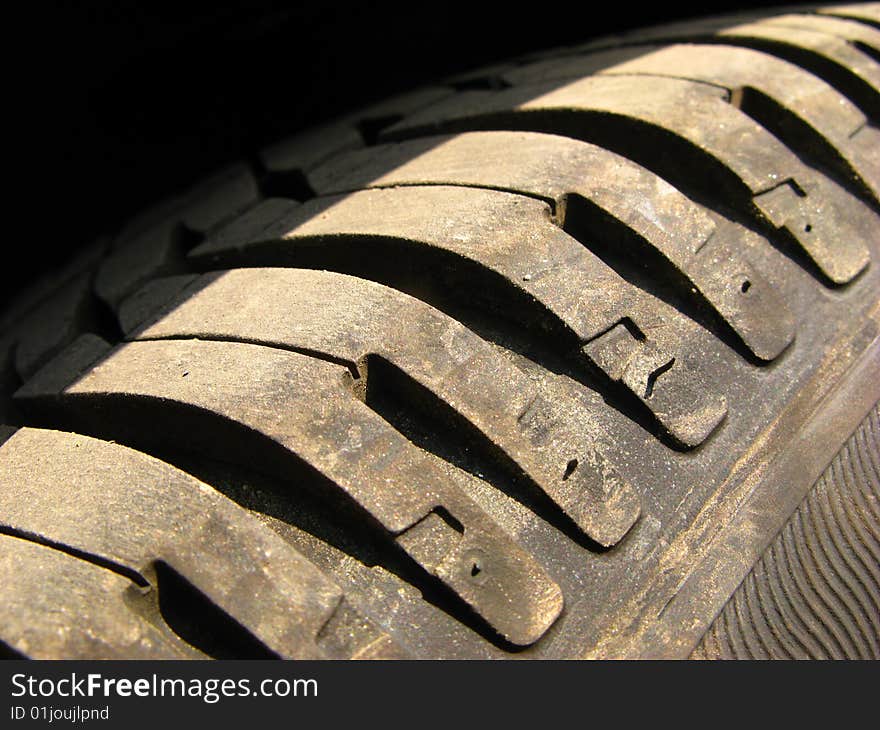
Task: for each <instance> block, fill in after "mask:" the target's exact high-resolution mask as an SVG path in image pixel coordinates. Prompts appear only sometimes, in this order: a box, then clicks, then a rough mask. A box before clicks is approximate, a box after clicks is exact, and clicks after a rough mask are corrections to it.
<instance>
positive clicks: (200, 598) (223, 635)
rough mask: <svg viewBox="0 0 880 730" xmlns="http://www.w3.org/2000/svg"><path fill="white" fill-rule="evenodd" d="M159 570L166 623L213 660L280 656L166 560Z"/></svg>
mask: <svg viewBox="0 0 880 730" xmlns="http://www.w3.org/2000/svg"><path fill="white" fill-rule="evenodd" d="M153 567H154V569H155V571H156V581H157V584H158V585H157V594H158V595H157V600H158V603H159V612H160V613H161V615H162V619H163V620H164V622H165V623H166V624H167V626H168V627H169V628H170V629H171V630H172V631H173V632H174V633H175V634H177V636H179V637H180V638H181V639H183V641H185V642H186V643H187V644H189V645H190V646H192V647H194V648H196V649H198V650H199V651H201V652H203V653H204V654H207V655H208V656H209V657H211V658H213V659H278V658H279V657H278V655H277V654H276V653H275V652H274V651H272V650H271V649H270V648H269V647H267V646H266V645H265V644H263V642H262V641H260V640H259V639H258V638H257V637H256V636H254V635H253V634H252V633H251V632H250V631H248V630H247V629H246V628H245V627H244V626H242V625H241V624H240V623H238V621H236V620H235V619H234V618H233V617H232V616H230V615H229V614H227V613H226V612H225V611H223V610H222V609H221V608H219V607H218V606H216V605H214V603H212V602H211V600H210V599H209V598H208V597H207V596H205V595H204V594H203V593H202V592H201V591H200V590H198V588H196V587H195V586H193V585H192V584H191V583H190V582H189V581H188V580H186V578H184V577H183V576H181V575H180V574H179V573H177V571H175V570H174V568H172V567H171V566H169V565H167V564H166V563H164V562H161V561H159V562H156V563H154V565H153Z"/></svg>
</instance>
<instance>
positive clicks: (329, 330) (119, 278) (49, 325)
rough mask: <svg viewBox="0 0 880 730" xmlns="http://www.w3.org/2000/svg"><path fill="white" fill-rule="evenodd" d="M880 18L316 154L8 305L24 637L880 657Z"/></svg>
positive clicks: (689, 48) (768, 26)
mask: <svg viewBox="0 0 880 730" xmlns="http://www.w3.org/2000/svg"><path fill="white" fill-rule="evenodd" d="M878 124H880V5H878V4H877V3H866V4H862V5H848V6H837V7H831V8H823V9H816V10H805V11H803V12H799V13H786V14H782V15H775V16H770V17H760V18H754V17H749V18H747V19H745V20H744V19H743V18H739V19H734V20H731V19H716V20H710V21H705V20H704V21H699V22H694V23H691V24H684V25H676V26H667V27H660V28H653V29H649V30H647V31H641V32H638V33H631V34H626V35H623V36H620V37H617V38H611V39H603V40H600V41H592V42H591V43H589V44H587V45H585V46H582V47H573V48H567V49H559V50H557V51H554V52H553V53H551V54H543V55H537V56H531V57H528V58H522V59H518V60H515V61H511V62H510V63H508V64H503V65H500V66H497V67H493V68H491V69H487V70H484V71H481V72H475V73H473V74H469V75H466V76H461V77H457V78H455V79H451V80H448V81H447V82H444V83H441V84H437V85H434V86H431V87H426V88H424V89H422V90H420V91H417V92H414V93H412V94H410V95H407V96H405V97H401V98H397V99H393V100H390V101H388V102H387V103H383V104H382V105H380V106H377V107H373V108H371V109H367V110H362V111H361V112H358V113H355V114H352V115H350V116H348V117H346V118H344V119H342V120H340V121H338V122H336V123H334V124H331V125H329V126H325V127H323V128H320V129H318V130H316V131H314V132H310V133H307V134H303V135H299V136H297V137H294V138H291V139H288V140H284V141H282V142H279V143H278V144H275V145H273V146H271V147H268V148H266V149H264V150H262V151H261V152H260V154H259V155H258V156H257V158H256V159H255V160H253V161H249V162H242V163H240V164H237V165H234V166H231V167H229V168H226V169H224V170H221V171H219V172H218V173H217V174H216V175H215V176H214V177H212V178H211V179H210V180H207V181H205V182H204V183H201V184H199V185H198V186H196V187H194V188H193V189H191V190H188V191H185V192H184V193H181V194H179V195H175V196H174V197H172V198H170V199H169V200H168V201H166V202H165V203H163V204H161V205H159V206H157V207H156V208H155V209H153V210H150V211H148V212H146V213H144V214H143V215H142V216H140V217H138V218H137V219H136V220H133V221H131V222H130V224H129V225H127V226H126V227H125V228H124V229H123V230H122V231H119V232H117V233H116V234H115V235H114V236H113V237H111V238H109V239H107V240H106V241H102V242H99V243H97V244H95V245H93V246H92V247H90V248H87V249H84V250H83V252H82V253H81V254H80V255H79V257H78V258H77V260H76V261H75V262H73V263H72V264H70V265H69V266H68V267H67V268H66V269H64V270H63V271H59V272H57V274H55V275H53V276H52V277H49V278H48V279H47V280H45V281H43V282H40V283H39V284H37V285H35V286H34V287H33V288H32V289H31V290H30V291H29V292H28V293H27V295H26V296H24V297H22V298H20V300H19V301H18V302H16V303H15V304H14V305H13V306H12V307H11V308H10V309H9V311H8V312H7V313H6V314H5V315H4V317H3V318H2V320H0V333H2V334H0V357H2V363H3V367H2V375H0V386H2V398H0V421H2V422H5V423H6V424H8V425H6V426H3V427H0V546H2V550H0V582H2V584H3V585H4V586H5V587H6V590H5V594H6V600H5V601H4V602H3V604H2V605H0V615H2V620H0V642H2V643H0V651H2V653H4V654H6V655H8V656H15V657H18V656H27V657H33V658H78V659H79V658H165V657H178V658H185V657H204V656H206V655H207V656H213V657H218V658H224V657H275V656H279V657H290V658H400V657H409V658H510V657H513V656H517V657H528V658H575V657H589V658H642V657H664V658H687V657H693V658H700V659H704V658H878V656H880V500H878V498H880V410H878V400H880V368H878V362H880V359H878V358H880V340H878V327H880V296H878V293H880V286H878V282H880V264H878V257H880V220H878V215H880V132H878Z"/></svg>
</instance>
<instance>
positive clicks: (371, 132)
mask: <svg viewBox="0 0 880 730" xmlns="http://www.w3.org/2000/svg"><path fill="white" fill-rule="evenodd" d="M403 118H404V117H403V114H388V115H386V116H381V117H367V118H365V119H360V120H358V122H357V123H356V125H355V126H356V127H357V131H358V133H359V134H360V135H361V139H362V140H363V141H364V144H365V145H366V146H367V147H370V146H371V145H374V144H376V142H377V141H378V139H379V135H380V134H382V131H383V130H384V129H387V128H388V127H390V126H392V125H394V124H397V123H398V122H399V121H401V120H403Z"/></svg>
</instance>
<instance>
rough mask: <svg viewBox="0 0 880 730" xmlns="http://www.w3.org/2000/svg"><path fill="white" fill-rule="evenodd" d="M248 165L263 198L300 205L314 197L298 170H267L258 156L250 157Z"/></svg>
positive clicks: (309, 186) (303, 175)
mask: <svg viewBox="0 0 880 730" xmlns="http://www.w3.org/2000/svg"><path fill="white" fill-rule="evenodd" d="M248 163H249V164H250V167H251V170H253V173H254V177H255V178H256V180H257V188H258V190H259V191H260V195H261V196H262V197H263V198H290V199H292V200H297V201H299V202H301V203H302V202H304V201H306V200H311V199H312V198H314V197H315V191H314V190H313V189H312V186H311V184H310V183H309V180H308V178H307V177H306V174H305V172H303V171H302V170H300V169H298V168H293V169H290V170H285V171H283V172H280V171H275V170H268V169H266V165H265V164H264V163H263V160H262V158H261V157H260V156H259V155H258V154H254V155H252V156H251V157H250V158H249V159H248Z"/></svg>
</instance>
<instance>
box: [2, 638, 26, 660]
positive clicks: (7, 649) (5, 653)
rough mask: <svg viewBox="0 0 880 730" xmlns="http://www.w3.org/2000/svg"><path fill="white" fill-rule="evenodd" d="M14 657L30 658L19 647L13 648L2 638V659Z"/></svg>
mask: <svg viewBox="0 0 880 730" xmlns="http://www.w3.org/2000/svg"><path fill="white" fill-rule="evenodd" d="M12 659H28V657H27V656H25V655H24V654H22V653H21V652H20V651H18V649H13V648H12V647H11V646H9V644H7V643H6V642H5V641H3V640H2V639H0V661H8V660H12Z"/></svg>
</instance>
